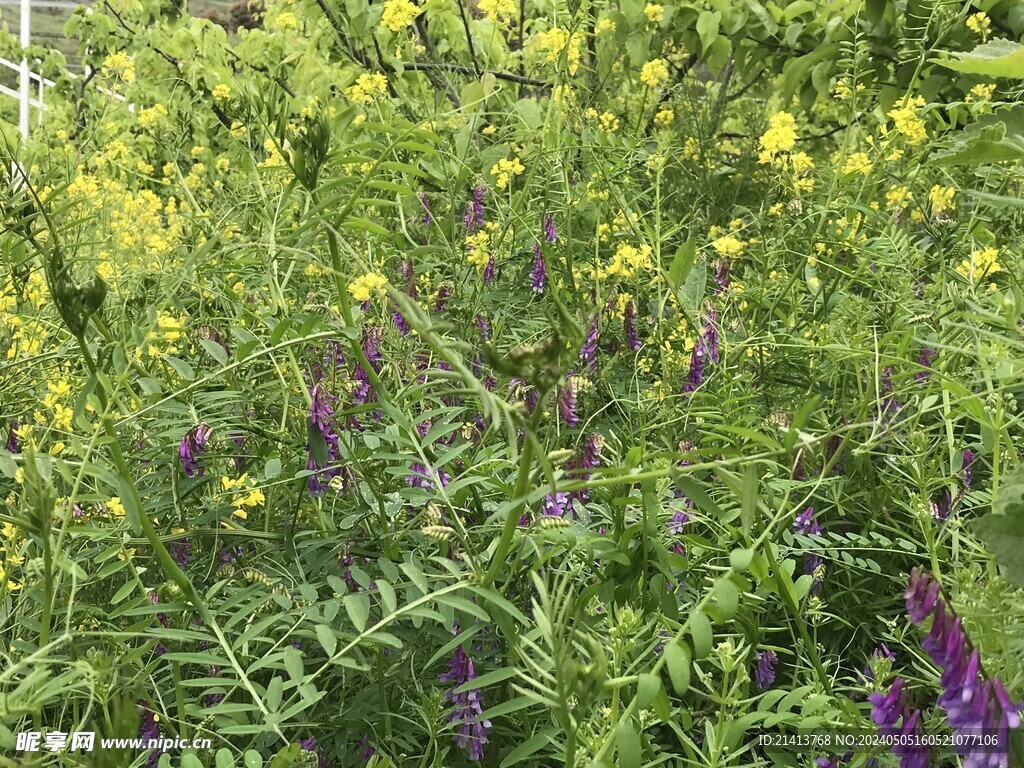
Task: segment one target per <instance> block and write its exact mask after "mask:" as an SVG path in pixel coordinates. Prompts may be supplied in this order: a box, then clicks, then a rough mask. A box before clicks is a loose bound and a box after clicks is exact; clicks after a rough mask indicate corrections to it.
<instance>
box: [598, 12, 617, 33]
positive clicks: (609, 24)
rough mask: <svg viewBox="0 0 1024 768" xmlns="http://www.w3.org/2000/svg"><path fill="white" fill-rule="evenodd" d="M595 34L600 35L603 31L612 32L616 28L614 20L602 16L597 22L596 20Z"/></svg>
mask: <svg viewBox="0 0 1024 768" xmlns="http://www.w3.org/2000/svg"><path fill="white" fill-rule="evenodd" d="M596 29H597V34H599V35H601V34H604V33H605V32H614V31H615V29H616V25H615V22H614V21H612V20H611V19H609V18H608V17H607V16H604V17H603V18H602V19H601V20H600V21H599V22H597V28H596Z"/></svg>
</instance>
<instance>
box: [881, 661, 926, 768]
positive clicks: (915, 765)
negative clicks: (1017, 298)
mask: <svg viewBox="0 0 1024 768" xmlns="http://www.w3.org/2000/svg"><path fill="white" fill-rule="evenodd" d="M905 685H906V681H905V680H904V679H903V678H902V677H897V678H896V679H895V680H894V681H893V684H892V688H890V689H889V692H888V693H872V694H871V695H870V696H868V701H870V702H871V719H872V720H874V722H875V725H877V726H878V730H879V732H880V733H881V734H882V735H883V736H887V737H890V738H892V737H902V738H894V745H893V747H892V751H893V754H894V755H896V756H897V757H899V759H900V768H927V766H928V748H927V747H922V746H920V744H919V743H918V742H919V737H920V735H921V711H920V710H918V709H914V710H911V708H910V705H909V704H908V703H907V695H906V693H905V692H904V690H903V688H904V686H905ZM901 719H902V722H900V721H901ZM897 723H900V725H899V726H897V725H896V724H897Z"/></svg>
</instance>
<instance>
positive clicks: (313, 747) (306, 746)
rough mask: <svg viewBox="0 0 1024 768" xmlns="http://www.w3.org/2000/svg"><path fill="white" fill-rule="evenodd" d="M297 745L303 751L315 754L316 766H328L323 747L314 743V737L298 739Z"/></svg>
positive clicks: (320, 767)
mask: <svg viewBox="0 0 1024 768" xmlns="http://www.w3.org/2000/svg"><path fill="white" fill-rule="evenodd" d="M299 746H300V747H301V748H302V750H303V751H304V752H312V753H313V754H314V755H316V768H329V766H330V763H329V762H327V755H325V754H324V751H323V749H322V748H321V747H320V745H319V744H317V743H316V739H314V738H313V737H312V736H310V737H309V738H308V739H303V740H302V741H300V742H299Z"/></svg>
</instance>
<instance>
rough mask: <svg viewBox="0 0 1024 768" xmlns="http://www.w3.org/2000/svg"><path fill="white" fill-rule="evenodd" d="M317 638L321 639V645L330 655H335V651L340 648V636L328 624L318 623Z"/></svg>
mask: <svg viewBox="0 0 1024 768" xmlns="http://www.w3.org/2000/svg"><path fill="white" fill-rule="evenodd" d="M316 639H317V640H319V641H320V645H321V646H323V649H324V651H326V652H327V655H328V656H333V655H334V651H335V650H337V648H338V636H337V635H336V634H334V630H333V629H331V628H330V627H328V626H327V625H326V624H317V625H316Z"/></svg>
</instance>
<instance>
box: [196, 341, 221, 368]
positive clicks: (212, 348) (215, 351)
mask: <svg viewBox="0 0 1024 768" xmlns="http://www.w3.org/2000/svg"><path fill="white" fill-rule="evenodd" d="M199 343H200V344H201V345H202V347H203V349H205V350H206V352H207V354H209V355H210V357H212V358H213V359H214V360H216V361H217V362H218V363H220V364H221V365H227V362H228V353H227V352H225V351H224V347H223V346H222V345H220V344H218V343H217V342H216V341H213V340H212V339H199Z"/></svg>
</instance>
